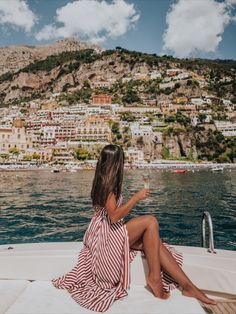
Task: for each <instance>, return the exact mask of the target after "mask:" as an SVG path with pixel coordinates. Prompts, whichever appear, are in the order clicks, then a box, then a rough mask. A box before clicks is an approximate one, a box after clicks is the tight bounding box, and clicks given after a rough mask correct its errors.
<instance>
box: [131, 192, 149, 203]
mask: <svg viewBox="0 0 236 314" xmlns="http://www.w3.org/2000/svg"><path fill="white" fill-rule="evenodd" d="M149 194H150V190H149V189H142V190H140V191H138V192H137V193H135V194H134V197H135V198H136V199H137V201H138V202H139V201H141V200H145V198H147V197H148V196H149Z"/></svg>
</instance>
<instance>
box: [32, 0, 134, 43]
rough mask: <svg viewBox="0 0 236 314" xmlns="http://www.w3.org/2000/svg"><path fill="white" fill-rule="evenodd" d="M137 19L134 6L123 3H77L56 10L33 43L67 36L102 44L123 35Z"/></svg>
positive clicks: (88, 0) (85, 0)
mask: <svg viewBox="0 0 236 314" xmlns="http://www.w3.org/2000/svg"><path fill="white" fill-rule="evenodd" d="M138 19H139V14H138V13H137V12H136V10H135V8H134V5H133V4H130V3H127V2H125V1H124V0H114V1H112V2H109V3H108V2H107V1H104V0H102V1H97V0H79V1H78V0H77V1H74V2H70V3H67V4H66V5H65V6H63V7H61V8H59V9H57V11H56V17H55V20H56V22H55V23H54V24H49V25H46V26H44V27H43V28H42V29H41V30H40V31H39V32H38V33H37V34H36V39H37V40H49V39H56V38H64V37H71V36H79V37H80V38H81V39H85V40H89V41H93V42H102V41H105V40H106V39H107V38H108V37H110V38H116V37H118V36H121V35H123V34H125V33H126V32H127V31H128V30H129V29H130V28H131V27H133V26H134V25H135V23H136V22H137V21H138Z"/></svg>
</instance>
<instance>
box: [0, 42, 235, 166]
mask: <svg viewBox="0 0 236 314" xmlns="http://www.w3.org/2000/svg"><path fill="white" fill-rule="evenodd" d="M60 45H61V43H60ZM63 45H64V43H63ZM73 45H75V44H74V42H73ZM73 47H74V46H73ZM82 48H83V49H84V47H82ZM27 49H28V48H27ZM40 49H41V48H40ZM57 49H58V48H57ZM73 49H77V48H73ZM73 49H72V50H73ZM41 50H42V49H41ZM41 50H40V51H41ZM27 51H28V50H27ZM43 51H44V50H43ZM2 53H3V52H2ZM6 53H7V52H6V50H4V55H5V54H6ZM60 53H61V51H59V54H58V55H55V56H51V57H49V59H45V60H42V61H36V63H32V64H29V65H26V68H23V69H21V68H20V67H22V66H25V62H26V61H24V63H23V65H21V63H19V64H20V65H19V67H18V68H17V72H13V73H10V72H6V69H4V70H3V69H2V71H4V74H2V75H1V76H0V83H1V84H0V89H1V97H2V103H1V106H0V162H1V163H2V164H5V163H16V162H25V163H27V162H28V163H29V162H30V163H36V164H43V163H45V164H67V163H71V162H75V161H91V160H96V158H97V156H98V154H99V152H100V150H101V148H102V147H103V146H104V145H106V144H107V143H117V144H119V145H122V146H123V148H124V150H125V154H126V160H127V162H128V163H130V164H131V165H132V164H134V163H136V164H137V163H150V162H155V161H157V160H182V161H191V162H202V161H211V162H220V163H222V162H226V163H234V162H235V161H236V148H235V137H236V102H235V99H236V98H235V96H234V95H235V88H236V85H235V69H234V68H232V69H229V70H228V69H227V70H225V71H221V72H219V71H218V70H216V72H214V71H213V70H212V69H211V68H208V67H206V66H205V65H204V66H203V67H202V66H200V65H198V66H196V69H195V68H193V66H192V63H191V65H189V64H188V65H181V62H182V61H181V59H179V61H178V60H177V61H178V62H179V63H178V62H177V61H176V60H174V59H173V58H171V57H166V58H165V57H163V58H162V59H161V62H160V59H159V57H153V56H151V55H142V54H140V53H136V52H128V51H126V50H122V48H120V47H117V48H116V50H115V51H105V52H104V51H96V52H94V51H92V50H91V49H90V50H80V51H79V52H77V51H72V52H71V53H72V55H69V53H70V52H66V54H64V53H62V54H60ZM75 53H76V55H75ZM71 58H72V59H73V60H74V59H76V60H77V61H76V62H75V61H73V60H72V59H71ZM78 58H79V59H78ZM94 58H95V59H94ZM26 59H27V58H26ZM172 59H173V60H172ZM71 60H72V61H71ZM78 60H80V61H78ZM81 60H82V61H81ZM156 60H158V62H157V61H156ZM163 60H164V61H163ZM166 60H167V61H166ZM32 62H33V61H32ZM60 62H61V63H60ZM68 62H69V63H68ZM78 62H79V64H78ZM81 62H82V64H81ZM191 62H192V61H191ZM55 64H56V65H55ZM124 64H126V65H124ZM127 64H128V68H127ZM124 67H126V68H124ZM128 69H132V70H131V71H129V70H128ZM9 73H10V74H9ZM55 73H57V74H55ZM52 75H54V77H53V78H50V80H51V81H49V79H47V81H46V83H45V77H48V76H52ZM42 77H44V80H43V79H42ZM78 77H79V79H78ZM52 84H53V85H52ZM231 88H232V89H231Z"/></svg>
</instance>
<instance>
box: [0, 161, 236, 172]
mask: <svg viewBox="0 0 236 314" xmlns="http://www.w3.org/2000/svg"><path fill="white" fill-rule="evenodd" d="M142 169H149V170H200V169H209V170H215V171H220V170H224V169H235V170H236V164H235V163H224V164H223V163H206V162H205V163H191V162H183V161H164V162H154V163H134V164H132V165H130V164H125V170H142ZM80 170H95V166H94V165H91V164H83V165H79V164H77V165H76V164H74V165H66V164H65V165H41V166H35V165H22V164H20V165H19V164H9V165H0V172H10V171H50V172H76V171H80Z"/></svg>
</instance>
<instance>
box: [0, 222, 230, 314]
mask: <svg viewBox="0 0 236 314" xmlns="http://www.w3.org/2000/svg"><path fill="white" fill-rule="evenodd" d="M206 217H207V216H205V218H206ZM205 218H204V220H203V224H202V230H203V234H204V231H205V222H206V221H208V222H209V220H206V219H205ZM210 222H211V220H210ZM209 229H210V230H211V223H209ZM210 236H211V237H210V239H209V249H207V248H205V247H188V246H174V247H176V249H177V250H178V251H180V252H182V253H183V256H184V264H183V269H184V271H185V272H186V273H187V275H188V276H189V277H190V279H191V280H192V281H193V282H194V283H196V285H197V286H198V287H199V288H201V289H203V290H204V291H205V293H207V295H209V296H211V297H213V298H215V299H218V304H217V305H216V306H213V305H211V306H210V305H203V304H201V303H200V302H199V301H197V300H196V299H194V298H188V297H185V296H183V295H182V294H181V292H180V291H179V290H177V289H175V290H173V291H172V292H171V296H170V298H169V299H168V300H160V299H158V298H155V297H154V296H153V294H152V293H151V292H149V291H148V290H147V289H145V286H146V280H145V277H146V275H147V273H148V265H147V261H146V259H145V258H144V257H142V255H141V253H140V252H139V253H138V255H137V256H136V258H135V259H134V261H133V262H132V263H131V285H130V290H129V291H128V297H126V298H124V299H122V300H118V301H116V302H115V303H114V304H113V305H112V306H111V308H110V309H109V310H108V311H107V312H106V313H125V314H127V313H140V314H141V313H148V314H149V313H155V314H158V313H162V314H170V313H172V314H179V313H181V314H201V313H222V314H224V313H229V314H230V313H232V314H233V313H236V284H235V282H236V268H235V265H236V251H228V250H218V249H215V248H214V244H213V236H212V232H210ZM204 241H205V238H204V240H203V243H204ZM204 244H205V243H204ZM82 246H83V243H82V242H59V243H28V244H12V245H0V263H1V267H0V293H1V298H0V313H1V314H20V313H21V314H22V313H24V314H36V313H37V314H39V313H40V314H49V313H50V314H73V313H76V314H79V313H94V312H93V311H89V310H86V309H84V308H83V307H81V306H80V305H79V304H77V303H76V302H75V301H74V300H73V299H72V298H71V296H70V295H69V293H68V292H67V291H66V290H58V289H56V288H55V287H54V286H53V285H52V283H51V279H53V278H57V277H58V276H61V275H63V274H65V273H67V272H69V271H70V270H71V269H72V268H73V267H74V265H75V264H76V262H77V258H78V253H79V252H80V250H81V248H82Z"/></svg>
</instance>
